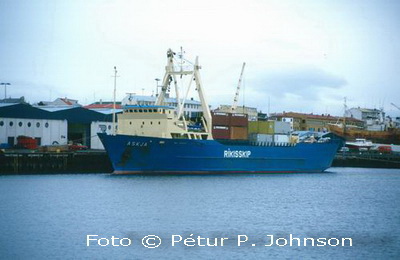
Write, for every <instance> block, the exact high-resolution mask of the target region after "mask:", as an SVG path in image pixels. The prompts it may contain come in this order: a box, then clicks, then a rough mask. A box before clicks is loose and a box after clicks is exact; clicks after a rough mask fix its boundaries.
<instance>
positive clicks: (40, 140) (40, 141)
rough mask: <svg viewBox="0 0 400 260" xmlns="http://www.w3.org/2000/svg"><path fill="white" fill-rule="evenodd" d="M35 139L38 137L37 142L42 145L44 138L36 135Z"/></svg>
mask: <svg viewBox="0 0 400 260" xmlns="http://www.w3.org/2000/svg"><path fill="white" fill-rule="evenodd" d="M35 139H36V141H37V144H38V145H39V146H41V145H42V138H40V137H35Z"/></svg>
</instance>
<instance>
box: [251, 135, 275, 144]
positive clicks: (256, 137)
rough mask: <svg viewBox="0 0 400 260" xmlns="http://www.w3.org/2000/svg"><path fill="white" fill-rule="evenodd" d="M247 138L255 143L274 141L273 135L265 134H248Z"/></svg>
mask: <svg viewBox="0 0 400 260" xmlns="http://www.w3.org/2000/svg"><path fill="white" fill-rule="evenodd" d="M249 140H250V141H252V142H256V143H272V142H273V141H274V136H273V135H267V134H250V135H249Z"/></svg>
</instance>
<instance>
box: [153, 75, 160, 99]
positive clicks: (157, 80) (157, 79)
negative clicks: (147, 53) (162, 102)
mask: <svg viewBox="0 0 400 260" xmlns="http://www.w3.org/2000/svg"><path fill="white" fill-rule="evenodd" d="M154 80H155V81H156V97H158V82H159V81H160V80H161V79H159V78H156V79H154Z"/></svg>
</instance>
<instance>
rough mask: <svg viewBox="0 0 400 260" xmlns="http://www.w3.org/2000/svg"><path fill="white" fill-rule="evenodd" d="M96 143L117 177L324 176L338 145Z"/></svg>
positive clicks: (123, 138) (126, 139) (106, 139)
mask: <svg viewBox="0 0 400 260" xmlns="http://www.w3.org/2000/svg"><path fill="white" fill-rule="evenodd" d="M99 137H100V139H101V141H102V143H103V145H104V147H105V149H106V151H107V154H108V156H109V158H110V160H111V163H112V165H113V168H114V173H115V174H193V173H199V174H208V173H220V174H222V173H300V172H322V171H324V170H326V169H327V168H329V167H330V166H331V164H332V161H333V158H334V156H335V153H336V151H337V149H338V147H339V145H340V142H339V141H335V140H332V141H330V142H326V143H298V144H296V145H287V146H278V145H274V146H257V145H250V143H246V142H241V143H234V142H231V143H228V142H226V143H224V142H219V141H216V140H189V139H164V138H155V137H143V136H129V135H115V136H112V135H106V134H99Z"/></svg>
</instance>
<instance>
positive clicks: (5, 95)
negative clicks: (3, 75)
mask: <svg viewBox="0 0 400 260" xmlns="http://www.w3.org/2000/svg"><path fill="white" fill-rule="evenodd" d="M0 85H3V86H4V101H6V98H7V86H10V85H11V84H10V83H8V82H2V83H0Z"/></svg>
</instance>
